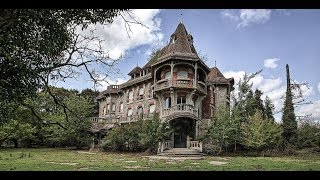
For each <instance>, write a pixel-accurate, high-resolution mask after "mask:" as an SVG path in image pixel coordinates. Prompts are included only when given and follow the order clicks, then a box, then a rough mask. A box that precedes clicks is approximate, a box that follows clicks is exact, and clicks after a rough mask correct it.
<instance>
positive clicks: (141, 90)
mask: <svg viewBox="0 0 320 180" xmlns="http://www.w3.org/2000/svg"><path fill="white" fill-rule="evenodd" d="M143 95H144V88H143V87H142V88H140V89H139V99H143Z"/></svg>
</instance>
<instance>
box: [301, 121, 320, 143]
mask: <svg viewBox="0 0 320 180" xmlns="http://www.w3.org/2000/svg"><path fill="white" fill-rule="evenodd" d="M297 146H298V147H299V148H317V149H320V124H319V122H318V123H316V122H312V121H304V122H302V123H301V124H300V126H299V128H298V141H297Z"/></svg>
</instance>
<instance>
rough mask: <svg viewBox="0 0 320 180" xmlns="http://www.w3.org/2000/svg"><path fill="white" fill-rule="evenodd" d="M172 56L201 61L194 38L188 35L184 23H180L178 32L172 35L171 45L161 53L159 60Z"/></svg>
mask: <svg viewBox="0 0 320 180" xmlns="http://www.w3.org/2000/svg"><path fill="white" fill-rule="evenodd" d="M171 56H174V57H179V56H180V57H182V58H191V59H195V60H196V59H199V57H198V54H197V52H196V49H195V48H194V46H193V37H192V36H191V35H190V34H188V32H187V30H186V28H185V26H184V25H183V23H182V22H180V23H179V25H178V27H177V29H176V31H175V32H174V33H173V34H172V35H171V38H170V43H169V44H168V45H167V46H166V47H164V48H163V49H162V51H161V55H160V57H159V60H161V59H166V58H169V57H171Z"/></svg>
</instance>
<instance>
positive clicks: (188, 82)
mask: <svg viewBox="0 0 320 180" xmlns="http://www.w3.org/2000/svg"><path fill="white" fill-rule="evenodd" d="M195 84H196V85H195ZM171 87H173V88H190V89H196V90H198V91H200V92H201V93H203V94H207V89H206V84H205V83H204V82H201V81H197V82H196V81H195V80H194V79H185V78H178V79H174V80H172V79H162V80H159V81H158V82H156V84H155V86H154V91H161V90H165V89H168V88H171Z"/></svg>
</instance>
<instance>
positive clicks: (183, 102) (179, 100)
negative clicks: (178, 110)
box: [177, 96, 187, 104]
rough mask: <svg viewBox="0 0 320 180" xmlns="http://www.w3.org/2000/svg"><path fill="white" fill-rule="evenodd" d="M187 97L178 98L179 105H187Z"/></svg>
mask: <svg viewBox="0 0 320 180" xmlns="http://www.w3.org/2000/svg"><path fill="white" fill-rule="evenodd" d="M186 100H187V99H186V97H185V96H178V98H177V104H186Z"/></svg>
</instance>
